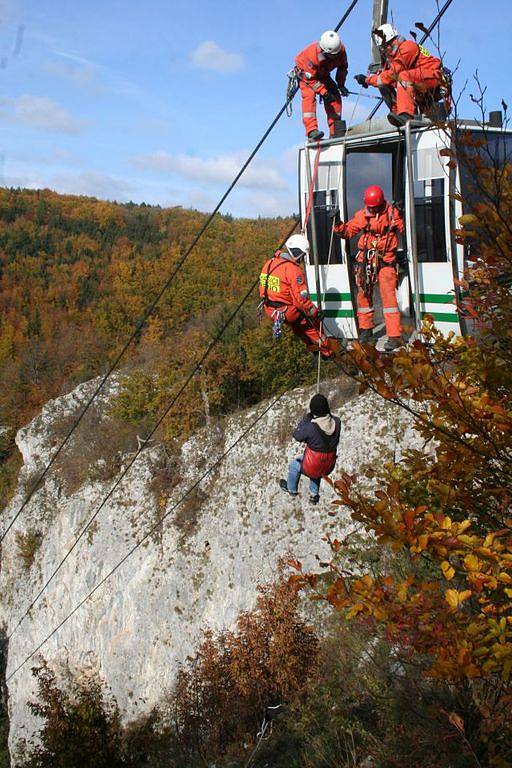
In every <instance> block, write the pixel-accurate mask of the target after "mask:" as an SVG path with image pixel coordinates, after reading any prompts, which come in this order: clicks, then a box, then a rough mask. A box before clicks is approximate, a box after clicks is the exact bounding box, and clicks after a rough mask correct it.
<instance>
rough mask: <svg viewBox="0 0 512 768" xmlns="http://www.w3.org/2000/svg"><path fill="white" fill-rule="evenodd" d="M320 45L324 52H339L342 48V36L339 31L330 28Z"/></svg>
mask: <svg viewBox="0 0 512 768" xmlns="http://www.w3.org/2000/svg"><path fill="white" fill-rule="evenodd" d="M318 45H319V46H320V48H321V49H322V51H323V52H324V53H333V54H334V53H339V52H340V50H341V38H340V36H339V35H338V33H337V32H334V30H332V29H328V30H327V32H324V33H323V35H322V37H321V38H320V40H319V41H318Z"/></svg>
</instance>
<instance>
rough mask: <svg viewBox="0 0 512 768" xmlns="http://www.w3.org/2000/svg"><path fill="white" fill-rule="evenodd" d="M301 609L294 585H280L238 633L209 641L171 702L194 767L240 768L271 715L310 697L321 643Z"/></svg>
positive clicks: (244, 617) (267, 592) (264, 595)
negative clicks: (197, 763)
mask: <svg viewBox="0 0 512 768" xmlns="http://www.w3.org/2000/svg"><path fill="white" fill-rule="evenodd" d="M298 605H299V598H298V595H297V590H296V588H295V587H294V585H292V584H291V583H289V582H287V581H279V582H278V583H277V584H276V585H274V586H267V587H262V588H260V594H259V597H258V600H257V604H256V608H255V609H254V610H253V611H247V612H245V613H242V614H241V615H240V617H239V618H238V620H237V624H236V628H235V630H234V631H227V632H223V633H221V634H220V635H218V636H214V635H213V633H211V632H206V633H205V636H204V640H203V643H202V645H201V647H200V650H199V652H198V654H197V655H196V657H195V658H194V659H191V660H190V662H189V664H188V665H187V666H186V667H185V668H184V669H182V670H181V672H180V674H179V676H178V681H177V684H176V688H175V691H174V694H173V698H172V702H171V704H172V706H171V713H172V719H173V721H174V723H175V727H176V733H177V736H178V740H179V742H180V744H181V748H182V750H183V754H184V755H187V756H188V758H189V760H191V761H193V760H195V759H198V758H199V759H200V760H201V762H202V763H203V764H204V765H210V764H211V763H212V762H213V761H214V760H215V762H216V763H217V761H218V760H221V761H224V760H226V759H227V761H228V762H227V764H231V761H233V760H235V761H237V762H236V764H240V763H239V762H238V761H240V760H242V759H246V758H247V757H248V756H249V754H250V753H251V752H252V751H253V749H254V747H255V744H256V740H257V734H258V731H259V730H260V728H261V726H262V722H263V720H264V718H265V715H266V709H267V707H274V706H278V705H284V704H285V705H290V704H292V705H293V704H297V702H298V701H300V699H301V697H302V698H303V697H304V696H305V693H306V691H307V685H308V682H309V680H310V678H311V676H312V675H313V673H314V672H315V670H316V663H317V653H318V640H317V637H316V635H315V633H314V631H313V630H312V628H311V627H310V626H308V624H307V623H306V622H305V621H304V620H303V619H302V618H301V617H300V615H299V612H298ZM187 764H188V763H187ZM220 764H224V762H221V763H220Z"/></svg>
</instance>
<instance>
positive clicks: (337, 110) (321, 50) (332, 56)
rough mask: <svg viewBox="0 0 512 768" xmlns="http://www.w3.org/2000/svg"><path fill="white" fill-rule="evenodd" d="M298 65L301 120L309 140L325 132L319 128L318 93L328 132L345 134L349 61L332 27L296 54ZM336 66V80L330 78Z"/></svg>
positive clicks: (317, 138) (330, 133)
mask: <svg viewBox="0 0 512 768" xmlns="http://www.w3.org/2000/svg"><path fill="white" fill-rule="evenodd" d="M295 64H296V70H295V71H296V73H297V77H298V81H299V88H300V92H301V95H302V122H303V123H304V127H305V129H306V134H307V137H308V139H311V140H312V141H316V140H319V139H321V138H322V137H323V135H324V134H323V131H319V130H318V121H317V118H316V97H317V96H320V97H321V98H322V101H323V102H324V108H325V112H326V114H327V123H328V125H329V135H330V136H331V137H332V136H334V135H343V133H344V132H345V131H344V124H343V123H342V121H341V96H348V90H347V89H346V88H345V80H346V78H347V70H348V64H347V53H346V51H345V46H344V45H343V43H342V42H341V39H340V36H339V35H338V33H337V32H334V31H333V30H327V32H324V33H323V35H322V36H321V38H320V40H319V41H318V43H311V45H308V46H307V48H304V50H303V51H301V52H300V53H298V54H297V56H296V57H295ZM333 69H336V82H335V81H334V80H333V79H332V77H331V71H332V70H333Z"/></svg>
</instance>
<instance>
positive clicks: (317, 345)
mask: <svg viewBox="0 0 512 768" xmlns="http://www.w3.org/2000/svg"><path fill="white" fill-rule="evenodd" d="M308 253H309V242H308V239H307V237H305V236H304V235H292V236H291V237H289V238H288V240H287V241H286V243H285V246H284V249H283V250H282V251H276V252H275V254H274V255H273V256H272V258H271V259H269V260H268V261H266V262H265V264H264V265H263V267H262V270H261V274H260V297H261V305H262V307H263V309H264V310H265V312H266V314H267V315H268V316H269V317H270V319H271V320H272V322H273V331H274V337H275V338H277V339H278V338H280V335H281V325H282V323H286V324H287V325H289V326H290V328H291V329H292V331H293V332H294V333H295V334H296V335H297V336H298V337H299V339H301V341H303V342H304V343H305V344H306V346H307V348H308V350H309V351H310V352H320V354H321V355H322V357H323V358H325V359H329V358H332V357H333V356H334V352H333V351H332V350H331V349H330V347H329V342H328V340H327V339H326V337H325V336H324V334H323V332H322V323H321V320H322V318H321V314H320V312H319V311H318V308H317V307H316V306H315V305H314V304H313V302H312V301H311V299H310V298H309V295H308V288H307V284H306V275H305V272H304V270H303V269H302V267H301V266H300V261H301V259H303V258H304V256H306V254H308Z"/></svg>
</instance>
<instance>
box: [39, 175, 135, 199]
mask: <svg viewBox="0 0 512 768" xmlns="http://www.w3.org/2000/svg"><path fill="white" fill-rule="evenodd" d="M49 186H50V187H51V188H52V189H55V190H57V192H64V193H67V194H70V195H88V196H91V197H99V198H101V199H103V200H117V201H119V202H125V201H127V200H128V199H129V198H130V193H131V192H133V191H134V190H135V187H134V186H133V185H132V184H130V182H128V181H126V180H125V179H120V178H117V177H116V176H110V175H109V174H107V173H100V172H99V171H81V172H80V173H77V174H65V175H64V174H62V175H56V176H54V177H53V178H52V180H51V182H50V184H49Z"/></svg>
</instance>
